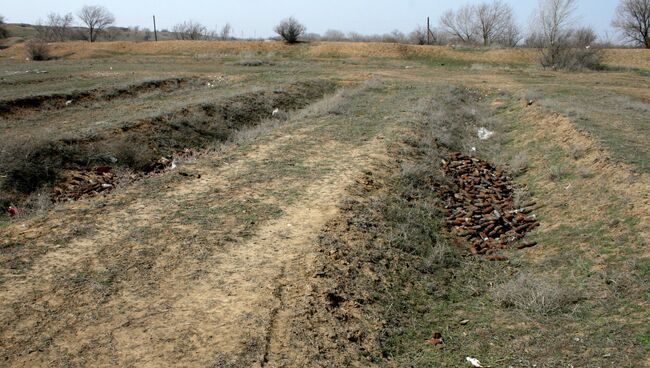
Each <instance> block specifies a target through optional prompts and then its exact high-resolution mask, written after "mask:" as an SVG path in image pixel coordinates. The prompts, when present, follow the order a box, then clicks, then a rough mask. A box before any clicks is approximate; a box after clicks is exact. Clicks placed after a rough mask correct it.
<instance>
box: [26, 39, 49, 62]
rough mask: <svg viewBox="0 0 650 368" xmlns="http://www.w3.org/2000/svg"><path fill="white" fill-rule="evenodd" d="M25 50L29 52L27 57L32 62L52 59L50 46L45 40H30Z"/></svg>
mask: <svg viewBox="0 0 650 368" xmlns="http://www.w3.org/2000/svg"><path fill="white" fill-rule="evenodd" d="M25 48H26V50H27V55H28V57H29V58H30V59H31V60H34V61H45V60H50V59H51V58H52V56H51V55H50V46H49V45H48V44H47V42H45V41H43V40H39V39H34V40H30V41H28V42H27V43H25Z"/></svg>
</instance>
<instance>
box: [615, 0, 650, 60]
mask: <svg viewBox="0 0 650 368" xmlns="http://www.w3.org/2000/svg"><path fill="white" fill-rule="evenodd" d="M612 26H614V27H616V28H618V29H619V30H620V31H621V33H623V36H624V37H625V39H626V40H627V41H630V42H632V43H634V44H636V45H639V46H642V47H645V48H647V49H650V0H621V3H620V4H619V6H618V8H617V9H616V15H615V16H614V20H613V21H612Z"/></svg>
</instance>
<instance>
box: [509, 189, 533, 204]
mask: <svg viewBox="0 0 650 368" xmlns="http://www.w3.org/2000/svg"><path fill="white" fill-rule="evenodd" d="M531 198H532V196H531V195H530V192H529V191H528V189H527V188H517V189H515V191H514V193H513V194H512V200H513V203H514V205H515V208H524V207H525V205H526V203H529V202H530V200H531Z"/></svg>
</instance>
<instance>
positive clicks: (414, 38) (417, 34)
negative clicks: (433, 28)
mask: <svg viewBox="0 0 650 368" xmlns="http://www.w3.org/2000/svg"><path fill="white" fill-rule="evenodd" d="M427 40H428V38H427V27H423V26H418V27H416V28H415V29H414V30H413V32H411V33H409V42H410V43H413V44H416V45H426V44H427Z"/></svg>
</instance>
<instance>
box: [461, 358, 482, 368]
mask: <svg viewBox="0 0 650 368" xmlns="http://www.w3.org/2000/svg"><path fill="white" fill-rule="evenodd" d="M465 360H467V362H468V363H469V364H471V365H472V367H476V368H483V366H482V365H481V362H480V361H479V360H478V359H476V358H472V357H467V358H465Z"/></svg>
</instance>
